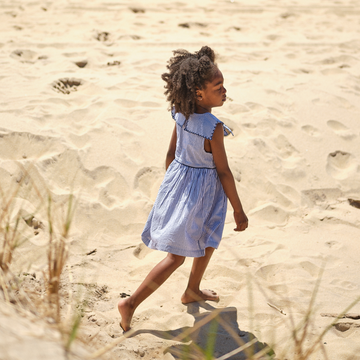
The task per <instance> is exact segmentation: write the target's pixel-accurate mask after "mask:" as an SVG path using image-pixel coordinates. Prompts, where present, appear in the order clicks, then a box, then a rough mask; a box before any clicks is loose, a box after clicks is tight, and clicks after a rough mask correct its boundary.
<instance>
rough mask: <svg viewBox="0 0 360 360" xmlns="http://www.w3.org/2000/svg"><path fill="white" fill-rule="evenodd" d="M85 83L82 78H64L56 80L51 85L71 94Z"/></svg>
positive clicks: (56, 89)
mask: <svg viewBox="0 0 360 360" xmlns="http://www.w3.org/2000/svg"><path fill="white" fill-rule="evenodd" d="M83 83H84V82H83V81H82V80H80V79H68V78H64V79H59V80H56V81H54V82H53V83H52V84H51V86H52V88H53V89H54V90H55V91H57V92H60V93H63V94H70V93H71V92H74V91H77V89H78V87H79V86H81V85H83Z"/></svg>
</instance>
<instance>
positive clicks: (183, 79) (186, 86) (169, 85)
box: [161, 46, 217, 119]
mask: <svg viewBox="0 0 360 360" xmlns="http://www.w3.org/2000/svg"><path fill="white" fill-rule="evenodd" d="M173 53H174V56H173V57H172V58H170V60H169V61H168V65H167V66H166V67H167V69H168V70H169V72H168V73H164V74H162V75H161V78H162V79H163V80H164V81H165V82H166V85H165V89H166V91H165V93H164V94H165V95H166V96H167V101H169V102H170V108H173V107H175V111H176V112H180V113H182V114H183V115H184V116H185V118H186V119H188V118H189V116H190V115H191V114H193V113H194V112H195V110H196V89H200V90H201V89H203V88H204V87H205V83H206V82H208V81H212V79H213V77H214V75H215V73H216V70H217V66H216V64H215V53H214V51H213V50H212V49H211V48H210V47H208V46H203V47H202V48H201V49H200V50H199V51H196V52H195V53H194V54H192V53H190V52H188V51H186V50H182V49H179V50H175V51H173Z"/></svg>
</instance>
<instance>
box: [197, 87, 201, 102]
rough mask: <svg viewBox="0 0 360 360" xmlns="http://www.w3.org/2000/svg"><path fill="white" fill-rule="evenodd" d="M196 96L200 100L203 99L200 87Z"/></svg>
mask: <svg viewBox="0 0 360 360" xmlns="http://www.w3.org/2000/svg"><path fill="white" fill-rule="evenodd" d="M196 98H197V99H198V100H200V99H202V91H201V90H200V89H196Z"/></svg>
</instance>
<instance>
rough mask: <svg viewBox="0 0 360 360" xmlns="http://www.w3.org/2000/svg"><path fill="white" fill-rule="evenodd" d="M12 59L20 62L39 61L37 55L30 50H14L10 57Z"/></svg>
mask: <svg viewBox="0 0 360 360" xmlns="http://www.w3.org/2000/svg"><path fill="white" fill-rule="evenodd" d="M10 56H11V57H12V58H13V59H17V60H20V61H21V62H30V63H34V62H35V61H36V60H38V59H39V55H38V54H37V53H36V52H35V51H32V50H14V51H13V52H12V53H11V55H10Z"/></svg>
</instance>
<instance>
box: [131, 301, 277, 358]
mask: <svg viewBox="0 0 360 360" xmlns="http://www.w3.org/2000/svg"><path fill="white" fill-rule="evenodd" d="M200 307H201V308H203V309H205V310H207V311H205V312H201V313H200ZM187 312H188V313H189V314H191V315H193V316H194V319H195V322H194V325H193V326H192V327H183V328H179V329H175V330H169V331H158V330H137V331H134V333H133V334H132V335H131V337H133V336H136V335H139V334H145V333H147V334H152V335H154V336H157V337H159V338H162V339H166V340H172V341H175V342H177V344H175V345H172V346H170V347H168V348H167V349H166V350H165V353H170V354H171V355H172V356H173V357H174V359H189V360H190V359H202V358H207V359H213V358H216V359H219V360H220V359H222V357H223V359H231V360H235V359H236V360H246V359H248V358H250V357H251V355H254V354H258V353H259V352H261V353H263V355H264V358H265V357H266V355H268V356H269V357H267V359H270V358H272V356H274V352H273V351H272V350H271V349H270V348H269V347H268V346H267V344H265V343H261V342H259V341H258V340H257V339H256V338H255V336H254V335H253V334H252V333H250V332H246V331H241V330H240V329H239V325H238V323H237V309H236V308H235V307H227V308H223V309H216V308H214V307H212V306H211V305H209V304H207V303H205V302H198V303H191V304H189V305H187ZM258 355H260V353H259V354H258Z"/></svg>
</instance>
